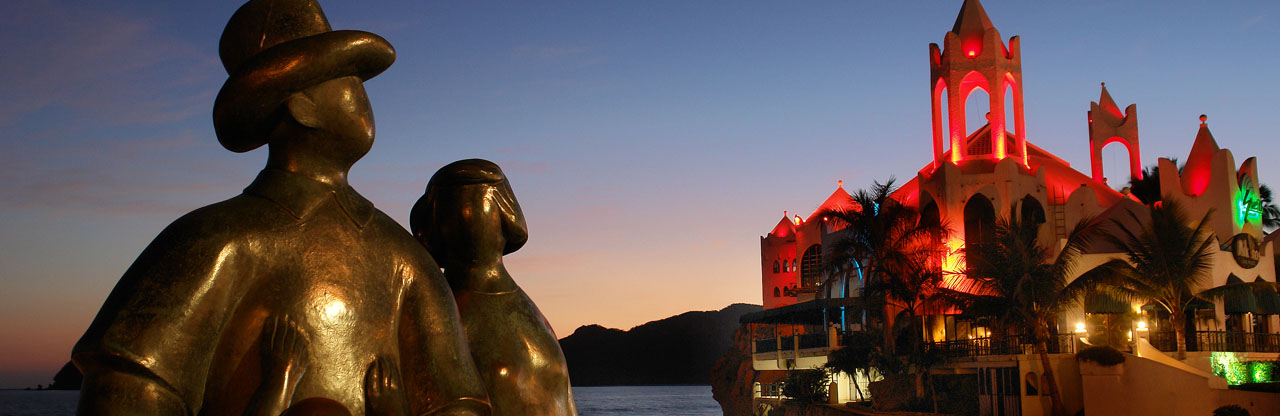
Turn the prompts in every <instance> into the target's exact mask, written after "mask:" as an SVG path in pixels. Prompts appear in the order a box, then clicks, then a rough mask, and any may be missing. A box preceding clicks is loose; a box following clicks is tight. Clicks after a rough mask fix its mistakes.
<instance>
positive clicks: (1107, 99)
mask: <svg viewBox="0 0 1280 416" xmlns="http://www.w3.org/2000/svg"><path fill="white" fill-rule="evenodd" d="M1098 107H1101V108H1102V109H1103V110H1106V111H1107V112H1108V113H1111V114H1112V115H1114V116H1116V118H1121V119H1123V118H1124V112H1123V111H1120V107H1119V106H1117V105H1116V101H1115V100H1113V99H1111V94H1110V93H1108V92H1107V83H1105V82H1104V83H1102V96H1101V97H1098Z"/></svg>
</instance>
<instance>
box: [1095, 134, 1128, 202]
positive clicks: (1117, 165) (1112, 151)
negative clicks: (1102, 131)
mask: <svg viewBox="0 0 1280 416" xmlns="http://www.w3.org/2000/svg"><path fill="white" fill-rule="evenodd" d="M1129 176H1131V175H1130V174H1129V146H1128V145H1125V144H1124V142H1121V141H1111V142H1108V143H1107V144H1105V145H1103V146H1102V178H1103V180H1105V181H1106V183H1107V186H1109V187H1111V189H1115V190H1120V189H1124V187H1126V186H1129Z"/></svg>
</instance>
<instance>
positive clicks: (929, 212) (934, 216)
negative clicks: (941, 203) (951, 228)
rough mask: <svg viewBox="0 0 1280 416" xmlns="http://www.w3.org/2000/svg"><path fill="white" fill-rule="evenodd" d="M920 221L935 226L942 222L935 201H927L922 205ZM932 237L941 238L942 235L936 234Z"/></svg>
mask: <svg viewBox="0 0 1280 416" xmlns="http://www.w3.org/2000/svg"><path fill="white" fill-rule="evenodd" d="M920 223H921V224H925V225H929V226H935V227H936V226H939V225H941V224H942V214H940V213H939V212H938V204H937V203H936V202H934V201H929V203H928V204H926V205H925V206H924V209H922V210H920ZM934 238H936V239H941V238H942V235H937V236H935V237H934Z"/></svg>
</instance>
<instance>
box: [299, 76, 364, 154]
mask: <svg viewBox="0 0 1280 416" xmlns="http://www.w3.org/2000/svg"><path fill="white" fill-rule="evenodd" d="M308 95H309V96H310V97H311V100H312V101H313V102H315V104H316V112H317V113H318V114H317V116H318V118H319V119H320V120H321V123H322V126H321V127H322V128H323V129H324V130H325V131H327V132H328V133H329V134H330V135H331V136H332V137H333V138H334V139H336V140H335V141H336V143H333V145H334V146H335V148H337V149H339V150H340V151H341V152H342V153H343V154H347V155H353V156H356V157H357V158H359V157H360V156H364V154H365V153H368V152H369V149H370V148H372V147H373V136H374V127H373V108H372V107H371V106H370V105H369V96H368V95H366V94H365V92H364V83H362V82H360V78H357V77H343V78H338V79H334V80H329V81H326V82H324V83H321V84H320V85H317V86H315V87H312V88H311V89H309V90H308Z"/></svg>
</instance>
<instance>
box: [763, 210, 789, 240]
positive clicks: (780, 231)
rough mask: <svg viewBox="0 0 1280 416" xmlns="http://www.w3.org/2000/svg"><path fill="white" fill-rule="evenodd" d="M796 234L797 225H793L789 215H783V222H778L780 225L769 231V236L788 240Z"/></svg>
mask: <svg viewBox="0 0 1280 416" xmlns="http://www.w3.org/2000/svg"><path fill="white" fill-rule="evenodd" d="M795 233H796V226H795V224H793V223H791V219H790V218H787V213H786V212H785V211H784V212H783V213H782V221H778V225H775V226H773V230H772V231H769V235H771V236H774V237H781V238H787V237H790V236H791V235H792V234H795Z"/></svg>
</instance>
